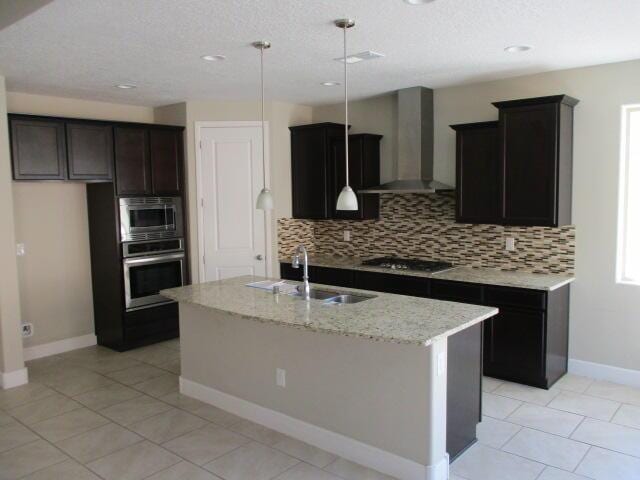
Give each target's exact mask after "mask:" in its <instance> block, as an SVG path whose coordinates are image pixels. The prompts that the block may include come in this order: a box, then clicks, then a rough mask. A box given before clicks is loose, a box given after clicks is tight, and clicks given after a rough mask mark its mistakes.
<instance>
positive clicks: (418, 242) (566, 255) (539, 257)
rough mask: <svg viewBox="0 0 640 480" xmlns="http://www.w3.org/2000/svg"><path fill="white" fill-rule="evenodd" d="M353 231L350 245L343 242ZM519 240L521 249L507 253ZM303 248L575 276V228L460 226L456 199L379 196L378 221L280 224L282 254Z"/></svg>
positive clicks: (323, 252)
mask: <svg viewBox="0 0 640 480" xmlns="http://www.w3.org/2000/svg"><path fill="white" fill-rule="evenodd" d="M344 230H350V231H351V241H350V242H345V241H344V239H343V232H344ZM506 237H514V238H515V242H516V250H515V251H513V252H508V251H506V250H505V249H504V245H505V238H506ZM301 243H303V244H304V245H306V246H307V248H308V250H309V252H310V253H315V254H321V255H336V256H343V257H344V256H356V257H373V256H383V255H393V256H398V257H411V258H420V259H425V260H444V261H449V262H452V263H454V264H456V265H466V266H471V267H489V268H498V269H500V270H519V271H523V272H530V273H562V274H569V275H572V274H573V273H574V263H575V227H574V226H573V225H570V226H566V227H560V228H549V227H505V226H501V225H469V224H461V223H455V199H454V198H453V196H452V195H420V194H402V195H398V194H394V195H381V196H380V218H379V219H378V220H364V221H352V220H297V219H292V218H281V219H279V220H278V253H279V255H280V257H289V256H291V254H292V253H293V250H294V249H295V247H296V246H297V245H299V244H301Z"/></svg>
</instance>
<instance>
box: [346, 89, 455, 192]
mask: <svg viewBox="0 0 640 480" xmlns="http://www.w3.org/2000/svg"><path fill="white" fill-rule="evenodd" d="M394 156H395V158H394V162H395V165H394V175H395V180H393V181H391V182H387V183H383V184H382V185H377V186H375V187H369V188H365V189H362V190H359V191H358V193H425V194H428V193H441V192H450V191H452V190H454V188H453V187H451V186H449V185H446V184H444V183H441V182H438V181H437V180H435V179H434V178H433V90H431V89H430V88H425V87H412V88H405V89H403V90H399V91H398V150H397V152H395V155H394Z"/></svg>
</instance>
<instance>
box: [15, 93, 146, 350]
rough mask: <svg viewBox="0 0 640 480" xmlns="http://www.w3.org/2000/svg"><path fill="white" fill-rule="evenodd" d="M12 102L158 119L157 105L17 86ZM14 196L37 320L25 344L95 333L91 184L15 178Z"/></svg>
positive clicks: (25, 285)
mask: <svg viewBox="0 0 640 480" xmlns="http://www.w3.org/2000/svg"><path fill="white" fill-rule="evenodd" d="M7 104H8V111H9V112H12V113H28V114H39V115H52V116H62V117H74V118H92V119H99V120H121V121H132V122H144V123H153V113H154V112H153V109H152V108H146V107H136V106H131V105H117V104H110V103H104V102H93V101H86V100H75V99H69V98H61V97H50V96H43V95H31V94H24V93H11V92H9V93H7ZM3 163H4V162H3ZM13 201H14V211H15V236H16V240H15V241H16V242H19V243H24V244H25V249H26V255H25V256H24V257H20V258H18V278H19V284H20V299H21V304H22V321H23V322H31V323H33V325H34V335H33V337H30V338H26V339H24V345H25V346H26V347H30V346H34V345H41V344H44V343H49V342H54V341H57V340H63V339H65V338H71V337H77V336H80V335H86V334H91V333H93V332H94V326H93V303H92V302H93V300H92V291H91V266H90V263H89V228H88V223H87V199H86V189H85V185H84V184H83V183H73V182H13ZM13 243H15V242H13ZM12 251H15V246H14V247H12Z"/></svg>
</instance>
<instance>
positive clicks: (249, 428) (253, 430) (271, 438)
mask: <svg viewBox="0 0 640 480" xmlns="http://www.w3.org/2000/svg"><path fill="white" fill-rule="evenodd" d="M229 428H230V429H231V430H233V431H234V432H237V433H240V434H242V435H244V436H245V437H249V438H252V439H253V440H256V441H258V442H260V443H264V444H266V445H274V444H276V443H278V442H280V441H282V440H284V439H285V438H286V436H285V435H283V434H282V433H280V432H276V431H275V430H271V429H270V428H267V427H265V426H263V425H260V424H258V423H255V422H252V421H251V420H240V421H239V422H237V423H234V424H233V425H232V426H231V427H229Z"/></svg>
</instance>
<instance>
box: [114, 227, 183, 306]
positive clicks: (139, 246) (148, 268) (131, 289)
mask: <svg viewBox="0 0 640 480" xmlns="http://www.w3.org/2000/svg"><path fill="white" fill-rule="evenodd" d="M122 252H123V257H124V258H123V260H122V265H123V275H124V296H125V308H126V310H127V311H129V310H137V309H139V308H148V307H155V306H157V305H161V304H163V303H171V302H172V300H169V299H168V298H166V297H163V296H162V295H160V293H159V292H160V290H163V289H165V288H174V287H181V286H182V285H184V283H185V279H186V259H185V253H184V248H183V240H182V239H181V238H178V239H169V240H156V241H149V242H132V243H124V244H123V245H122Z"/></svg>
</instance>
